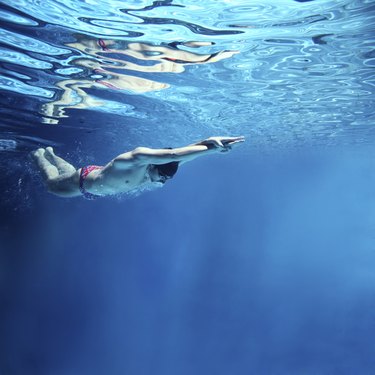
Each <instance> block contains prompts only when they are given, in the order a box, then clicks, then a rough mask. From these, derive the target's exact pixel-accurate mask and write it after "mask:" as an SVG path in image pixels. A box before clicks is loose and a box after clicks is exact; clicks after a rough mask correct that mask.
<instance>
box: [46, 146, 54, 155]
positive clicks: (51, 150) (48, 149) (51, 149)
mask: <svg viewBox="0 0 375 375" xmlns="http://www.w3.org/2000/svg"><path fill="white" fill-rule="evenodd" d="M46 151H47V152H48V153H49V154H52V155H53V154H54V151H53V148H52V147H50V146H49V147H47V148H46Z"/></svg>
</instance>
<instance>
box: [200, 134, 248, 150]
mask: <svg viewBox="0 0 375 375" xmlns="http://www.w3.org/2000/svg"><path fill="white" fill-rule="evenodd" d="M242 142H245V137H210V138H207V139H204V140H203V141H201V142H199V143H197V144H198V145H205V146H207V147H208V148H209V149H216V150H217V151H220V152H227V151H229V150H231V149H232V147H233V146H234V145H238V144H239V143H242Z"/></svg>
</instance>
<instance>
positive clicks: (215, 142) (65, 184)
mask: <svg viewBox="0 0 375 375" xmlns="http://www.w3.org/2000/svg"><path fill="white" fill-rule="evenodd" d="M244 140H245V138H244V137H210V138H207V139H204V140H203V141H200V142H197V143H194V144H191V145H188V146H185V147H179V148H162V149H152V148H147V147H137V148H136V149H134V150H133V151H128V152H125V153H124V154H121V155H119V156H117V157H116V158H114V159H113V160H111V161H110V162H109V163H108V164H106V165H104V166H96V165H90V166H87V167H82V168H79V169H76V168H75V167H74V166H73V165H71V164H69V163H68V162H67V161H65V160H64V159H62V158H61V157H59V156H57V155H56V154H55V153H54V151H53V149H52V147H47V148H45V149H44V148H39V149H37V150H36V151H34V152H32V156H33V157H34V159H35V161H36V163H37V165H38V167H39V170H40V172H41V174H42V176H43V179H44V182H45V184H46V186H47V188H48V191H49V192H50V193H53V194H56V195H58V196H60V197H68V198H69V197H78V196H83V197H85V198H87V199H95V198H97V197H103V196H107V195H114V194H122V193H128V192H131V191H136V190H137V189H140V190H141V189H142V188H143V187H144V186H145V185H147V184H148V185H149V184H156V185H161V184H164V183H165V182H166V181H167V180H169V179H171V178H172V177H173V176H174V175H175V173H176V172H177V169H178V167H179V166H180V165H181V164H183V163H186V162H187V161H191V160H193V159H195V158H197V157H199V156H203V155H208V154H211V153H217V152H226V151H229V150H231V148H232V147H233V146H237V145H238V144H240V143H242V142H244Z"/></svg>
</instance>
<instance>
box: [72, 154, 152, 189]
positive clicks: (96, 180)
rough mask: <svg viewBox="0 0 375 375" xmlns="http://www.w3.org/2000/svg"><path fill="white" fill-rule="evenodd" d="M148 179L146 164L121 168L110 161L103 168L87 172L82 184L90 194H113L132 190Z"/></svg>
mask: <svg viewBox="0 0 375 375" xmlns="http://www.w3.org/2000/svg"><path fill="white" fill-rule="evenodd" d="M78 173H81V169H79V171H78ZM149 180H150V178H149V174H148V165H143V166H141V167H140V166H137V167H133V168H128V169H122V168H118V167H116V165H115V164H114V163H113V161H112V162H110V163H108V164H107V165H106V166H105V167H104V168H103V169H100V170H95V171H92V172H91V173H90V174H88V175H87V177H86V178H85V180H84V181H83V184H84V188H85V190H87V191H88V192H90V193H92V194H97V195H113V194H121V193H127V192H129V191H132V190H134V189H136V188H138V187H139V186H141V185H143V184H144V183H146V182H147V181H149Z"/></svg>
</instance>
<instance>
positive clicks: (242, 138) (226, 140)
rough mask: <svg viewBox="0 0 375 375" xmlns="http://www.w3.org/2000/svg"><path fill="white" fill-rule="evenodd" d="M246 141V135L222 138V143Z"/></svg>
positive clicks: (231, 143)
mask: <svg viewBox="0 0 375 375" xmlns="http://www.w3.org/2000/svg"><path fill="white" fill-rule="evenodd" d="M241 142H245V137H243V136H241V137H226V138H224V139H222V143H224V144H230V145H233V144H235V143H241Z"/></svg>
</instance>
